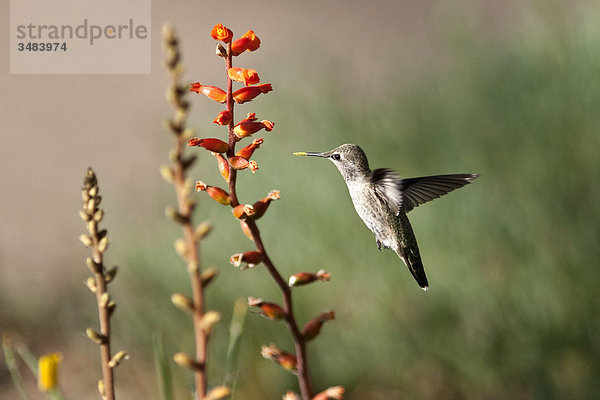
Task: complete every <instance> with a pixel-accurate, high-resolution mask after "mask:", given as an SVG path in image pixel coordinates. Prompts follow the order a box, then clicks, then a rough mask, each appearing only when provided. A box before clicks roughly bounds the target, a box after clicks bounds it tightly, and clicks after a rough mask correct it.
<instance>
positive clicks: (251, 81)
mask: <svg viewBox="0 0 600 400" xmlns="http://www.w3.org/2000/svg"><path fill="white" fill-rule="evenodd" d="M227 75H228V76H229V78H230V79H232V80H234V81H238V82H244V85H246V86H249V85H255V84H257V83H258V82H260V78H259V76H258V73H257V72H256V71H255V70H253V69H245V68H237V67H234V68H229V69H228V70H227Z"/></svg>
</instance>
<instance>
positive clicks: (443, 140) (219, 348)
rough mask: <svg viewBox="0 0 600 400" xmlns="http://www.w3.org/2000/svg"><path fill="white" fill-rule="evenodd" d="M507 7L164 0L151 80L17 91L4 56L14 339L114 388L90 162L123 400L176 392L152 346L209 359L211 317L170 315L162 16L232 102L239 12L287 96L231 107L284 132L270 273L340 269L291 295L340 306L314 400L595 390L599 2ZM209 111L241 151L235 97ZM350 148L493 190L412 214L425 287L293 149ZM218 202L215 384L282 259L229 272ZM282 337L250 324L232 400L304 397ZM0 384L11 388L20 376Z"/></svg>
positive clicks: (4, 229)
mask: <svg viewBox="0 0 600 400" xmlns="http://www.w3.org/2000/svg"><path fill="white" fill-rule="evenodd" d="M497 3H498V2H492V1H484V2H476V1H472V2H471V1H464V2H463V1H452V2H449V1H426V2H420V3H419V4H418V5H417V4H415V2H411V1H399V2H385V1H376V2H370V3H368V4H367V3H366V2H365V3H364V4H363V3H362V2H342V1H331V2H320V1H319V2H317V1H308V2H302V3H300V2H298V3H295V2H280V3H277V4H272V3H268V2H264V3H263V4H262V6H257V7H256V9H255V10H254V13H255V14H256V15H254V13H252V14H253V15H249V14H250V12H249V11H248V10H246V11H244V10H245V9H244V8H243V5H244V4H245V3H243V2H238V1H235V2H225V3H224V4H223V5H217V4H210V5H208V4H196V3H191V2H190V3H183V2H182V3H177V4H175V5H172V4H167V3H166V2H159V1H154V2H153V20H152V21H153V27H152V34H153V72H152V74H151V75H147V76H67V75H65V76H19V75H9V74H8V65H7V64H8V63H5V66H4V72H3V75H2V78H1V79H2V85H3V86H2V87H3V96H2V106H3V107H2V108H1V111H0V113H1V118H0V121H1V122H0V124H1V126H2V132H3V133H2V137H1V140H2V146H1V147H2V148H1V150H0V151H1V152H2V154H1V156H2V157H0V158H1V161H0V162H1V163H2V168H1V170H2V172H1V174H2V175H1V176H2V184H3V186H4V189H3V190H4V196H3V199H2V207H1V208H2V210H1V213H2V220H3V221H4V222H3V224H2V226H1V227H0V239H1V242H0V263H1V264H2V266H1V268H0V331H2V332H3V333H9V334H10V335H11V337H12V338H13V340H15V341H17V342H20V343H24V344H26V345H27V346H29V347H30V348H31V350H32V351H34V352H35V353H36V354H42V353H44V352H50V351H61V352H62V353H63V355H64V361H63V370H62V378H61V385H62V388H63V391H64V393H65V394H66V396H67V398H69V399H78V398H95V397H96V394H95V387H96V384H95V382H96V380H97V379H98V377H99V375H100V371H99V361H98V354H97V353H98V352H97V349H96V347H95V346H93V345H92V344H90V343H89V342H88V340H87V339H86V338H85V337H84V335H83V332H84V330H85V328H86V327H88V326H90V325H91V326H95V324H97V322H96V318H97V317H96V314H95V311H94V308H95V303H94V299H93V298H92V296H90V294H89V292H88V291H87V289H85V287H84V286H83V285H82V284H81V282H82V281H84V280H85V278H86V276H87V268H86V266H85V258H86V257H87V252H86V250H85V249H84V248H83V246H81V244H80V243H79V242H78V241H77V237H78V235H79V234H80V233H82V232H83V230H84V226H83V224H82V223H81V222H80V221H79V219H78V216H77V212H78V210H79V207H80V192H79V189H80V187H81V182H82V179H83V175H84V172H85V169H86V168H87V167H88V166H92V167H93V168H94V169H95V170H96V173H97V175H98V178H99V182H100V191H101V194H102V196H103V203H102V206H103V208H104V209H105V211H106V218H105V220H104V223H103V226H104V227H105V228H107V229H108V232H109V237H110V239H111V247H110V248H109V251H108V253H107V259H108V263H109V264H117V265H119V266H120V268H121V269H120V273H119V276H118V278H117V280H116V282H115V283H114V284H113V285H111V287H110V289H111V292H112V294H113V297H114V299H115V300H116V302H117V313H116V317H115V318H114V319H113V321H114V333H113V334H114V339H113V340H114V343H115V346H116V349H117V350H118V349H120V348H125V349H127V350H128V352H129V353H130V354H131V356H132V359H131V360H129V361H128V362H126V363H125V364H124V365H122V366H120V367H119V368H118V370H117V373H116V381H117V393H118V394H120V396H119V397H120V398H125V399H128V398H131V399H140V398H144V399H158V395H157V394H156V390H157V389H156V379H155V376H154V374H155V372H154V365H153V358H152V343H151V341H152V335H153V334H155V333H160V335H161V336H162V340H163V342H164V345H165V348H166V351H167V352H168V353H169V354H171V353H174V352H176V351H188V352H192V343H193V340H192V339H193V338H192V330H191V326H190V323H191V322H190V320H189V318H188V316H186V315H183V314H182V313H181V312H180V311H178V310H176V309H175V308H174V307H172V306H171V304H170V301H169V297H170V295H171V293H173V292H175V291H184V292H189V283H188V281H187V274H186V272H185V268H184V266H183V264H182V262H181V261H180V260H179V258H178V256H177V255H176V254H175V252H174V250H173V241H174V240H175V239H176V238H177V237H179V236H180V234H181V233H180V232H179V230H178V227H177V226H175V225H174V224H172V223H171V222H169V221H167V220H166V219H165V218H164V213H163V210H164V207H165V206H167V205H171V204H173V203H174V196H173V191H172V187H170V186H169V185H168V184H166V183H164V182H163V181H162V180H161V178H160V176H159V174H158V167H159V166H160V165H161V164H163V163H165V162H166V160H167V152H168V150H169V148H170V143H171V142H170V137H169V134H168V133H166V132H165V131H163V130H162V129H161V126H160V125H161V120H162V119H163V118H165V117H168V116H170V115H171V112H172V110H171V109H170V107H169V106H168V104H167V103H166V102H165V100H164V96H163V94H164V89H165V88H166V84H167V78H166V74H165V72H164V71H163V69H162V66H161V59H162V57H163V55H162V52H161V49H160V26H161V25H162V23H163V22H165V21H167V20H168V21H170V22H171V23H172V24H173V25H174V26H175V28H176V30H177V31H178V33H179V36H180V38H181V41H182V47H183V53H184V54H183V56H184V63H185V64H186V65H187V66H188V72H187V73H186V75H185V78H186V79H188V80H189V81H194V82H195V81H201V82H203V83H207V84H216V85H221V86H222V82H223V79H224V70H223V65H222V61H221V60H220V59H218V58H216V57H214V56H213V54H214V42H213V41H212V39H210V37H209V35H208V33H209V31H210V28H211V27H212V26H213V25H214V24H215V23H217V22H223V23H224V24H226V25H227V26H228V27H230V28H231V29H233V30H234V32H235V33H237V34H238V35H239V34H242V33H243V32H245V31H246V30H247V29H254V30H255V32H256V33H257V34H258V35H259V36H260V38H261V40H262V47H261V49H260V50H259V51H258V52H256V53H252V54H248V55H244V56H243V57H239V59H237V60H236V63H237V65H239V66H245V67H253V68H255V69H257V70H258V72H259V74H260V76H261V78H262V82H270V83H272V84H273V87H274V89H275V90H274V91H273V92H272V93H269V94H268V95H263V96H261V97H259V98H257V99H256V100H254V101H253V102H251V103H247V104H244V105H242V106H238V107H237V108H236V111H237V113H238V114H237V115H238V116H240V115H244V114H245V113H247V112H256V113H257V116H258V117H259V119H269V120H272V121H275V123H276V126H275V129H274V130H273V132H271V133H264V134H263V135H261V137H264V138H265V143H264V145H263V146H262V147H261V149H260V150H259V151H258V152H257V153H255V156H254V157H253V158H255V159H256V160H257V162H258V163H259V166H260V170H259V171H258V172H257V173H256V174H254V175H252V174H251V173H249V172H248V171H243V172H241V173H240V174H239V178H238V182H239V184H238V188H239V191H238V194H239V197H240V201H242V202H245V203H251V202H253V201H255V200H257V199H259V198H262V197H264V195H266V193H268V192H269V191H270V190H272V189H279V190H281V194H282V199H281V200H280V201H277V202H276V203H274V204H273V205H272V206H271V208H270V209H269V211H268V213H267V214H266V216H265V217H264V218H263V219H261V220H260V221H259V227H260V229H261V232H262V234H263V239H264V242H265V244H266V247H267V250H268V251H269V254H270V256H271V258H272V260H273V261H274V262H275V264H276V265H277V266H278V268H279V269H280V272H281V273H282V275H284V276H285V277H287V276H289V275H291V274H293V273H295V272H298V271H317V270H319V269H321V268H324V269H326V270H327V271H329V272H331V274H332V280H331V282H330V283H327V284H324V283H315V284H313V285H310V286H308V287H302V288H298V289H297V290H294V300H295V304H296V307H297V314H298V317H299V319H300V321H302V322H303V321H306V320H308V319H309V318H310V317H311V316H313V315H315V314H317V313H318V312H320V311H322V310H324V309H328V308H332V309H334V310H335V311H336V316H337V319H336V321H334V322H330V323H328V324H326V325H325V327H324V328H323V331H322V332H321V335H320V336H319V337H318V339H316V340H315V341H314V342H311V343H310V344H309V345H308V350H309V357H310V358H309V362H310V370H311V376H312V377H313V381H314V385H315V387H316V388H317V389H324V388H325V387H327V386H332V385H343V386H344V387H345V388H346V389H347V392H346V393H347V396H346V398H347V399H375V400H377V399H399V398H410V399H490V398H493V399H525V398H527V399H531V398H535V399H549V398H550V399H552V398H590V399H591V398H600V334H599V333H598V332H599V330H600V296H598V287H599V285H600V269H599V266H600V265H599V263H600V235H599V233H600V228H599V227H600V207H599V206H598V204H600V189H599V186H598V184H599V182H600V163H599V159H600V158H599V151H600V134H599V133H600V7H599V6H598V4H597V3H596V2H591V1H590V2H587V1H575V2H560V1H525V2H518V1H510V2H501V4H497ZM2 8H3V12H4V11H6V12H8V5H7V4H6V5H3V6H2ZM231 10H235V11H234V12H232V11H231ZM2 29H4V30H5V33H7V32H6V30H7V29H8V28H7V27H3V28H2ZM2 46H6V44H3V45H2ZM5 50H6V51H7V49H5ZM189 99H190V101H191V102H192V114H191V117H190V120H189V124H190V126H192V127H193V128H195V129H197V131H198V135H199V136H207V137H215V136H217V135H224V131H223V129H222V128H219V127H217V126H215V125H214V124H211V121H212V119H213V118H214V116H215V115H216V114H217V113H218V111H220V110H221V109H222V108H221V106H220V105H218V104H216V103H213V102H210V101H209V100H207V99H205V98H203V97H196V96H195V95H194V96H192V95H190V97H189ZM349 142H352V143H357V144H359V145H361V146H362V147H363V149H364V150H365V152H366V153H367V155H368V156H369V159H370V164H371V167H372V168H379V167H390V168H394V169H396V170H397V171H398V172H399V174H400V175H401V176H403V177H412V176H420V175H429V174H441V173H462V172H476V173H479V174H481V177H480V178H479V179H478V180H476V181H475V182H474V183H473V184H472V185H469V186H467V187H466V188H464V189H461V190H460V191H457V192H453V193H451V194H449V195H448V196H446V197H444V198H443V199H441V200H436V201H434V202H432V203H430V204H427V205H425V206H423V207H419V208H417V209H416V210H415V211H413V212H411V214H410V218H411V221H412V223H413V227H414V230H415V233H416V235H417V239H418V241H419V246H420V250H421V255H422V258H423V261H424V264H425V268H426V270H427V273H428V277H429V281H430V285H431V288H430V290H429V291H428V292H427V293H424V292H422V291H421V290H420V289H419V288H418V286H417V285H416V284H415V282H414V281H413V279H412V278H411V276H410V274H409V273H408V272H407V271H406V267H404V266H403V265H402V262H401V261H400V260H399V259H398V258H397V256H396V255H395V254H394V253H393V252H391V251H384V252H379V251H377V248H376V246H375V241H374V239H373V236H372V234H371V232H369V231H368V229H367V228H366V227H365V226H364V225H363V224H362V222H361V221H360V219H359V217H358V216H357V215H356V214H355V212H354V210H353V208H352V204H351V201H350V198H349V196H348V194H347V190H346V187H345V185H344V183H343V180H342V178H341V177H340V176H339V174H338V172H337V170H336V169H335V168H334V166H333V165H331V163H329V162H326V161H324V160H320V159H304V158H294V157H292V156H291V153H292V152H293V151H300V150H309V151H323V150H329V149H330V148H333V147H335V146H337V145H339V144H341V143H349ZM191 151H194V150H191ZM200 156H201V160H200V162H199V163H197V165H196V167H195V168H194V169H193V171H192V176H193V178H195V179H201V180H203V181H205V182H207V183H209V184H214V185H220V186H225V185H224V184H223V181H222V179H221V177H220V176H219V174H218V171H217V170H216V165H215V162H214V159H213V158H212V157H211V156H210V155H208V153H206V154H204V153H200ZM198 196H199V198H198V200H199V207H198V211H197V220H198V221H200V220H204V219H209V220H210V221H211V222H212V223H213V224H214V225H215V229H214V232H213V233H212V234H211V235H210V236H209V238H208V239H207V240H206V241H205V242H204V245H203V249H202V250H203V255H202V257H203V260H204V265H205V266H216V267H217V268H218V269H219V270H220V275H219V277H218V279H217V280H216V281H215V282H214V283H213V284H211V286H210V287H209V289H208V293H207V300H208V304H209V307H210V308H211V309H215V310H217V311H219V312H220V313H221V314H222V315H223V319H222V322H221V323H220V324H219V326H218V327H217V329H216V331H215V334H214V337H213V339H211V343H210V357H211V359H210V361H209V362H210V383H211V385H218V384H220V383H221V382H222V379H223V374H224V371H225V357H226V349H227V341H228V337H229V333H228V324H229V319H230V317H231V313H232V307H233V304H234V302H235V301H236V299H239V298H242V299H243V298H246V297H247V296H255V297H261V298H263V299H265V300H270V301H276V302H278V301H279V300H280V295H279V293H278V291H277V289H276V287H275V285H274V283H273V282H272V280H271V279H270V277H269V276H268V274H267V273H266V271H265V270H263V269H262V268H261V267H257V268H255V269H254V270H249V271H245V272H240V271H239V270H237V269H234V268H233V267H232V266H231V265H230V264H229V263H228V259H229V257H230V255H232V254H234V253H237V252H241V251H246V250H250V249H252V245H251V243H250V242H249V241H248V240H247V239H246V238H245V237H244V236H243V234H242V233H241V232H240V231H239V229H238V224H237V223H236V221H235V220H234V219H233V218H232V217H231V214H230V212H229V210H228V209H226V208H224V207H222V206H220V205H218V204H216V203H215V202H213V201H212V200H210V199H209V198H208V197H207V196H205V195H203V194H199V195H198ZM268 343H276V344H277V345H279V346H280V347H282V348H286V349H291V348H292V343H291V339H290V336H289V334H288V331H287V328H286V327H285V326H284V324H283V323H278V322H273V321H268V320H265V319H263V318H260V317H258V316H255V315H248V317H247V321H246V325H245V330H244V333H243V337H242V341H241V349H240V355H239V360H238V362H239V375H238V380H237V387H236V392H235V396H234V397H233V398H234V399H238V400H243V399H277V398H280V397H281V395H282V394H283V393H284V392H285V391H286V390H287V389H297V388H296V381H295V378H294V377H293V376H291V375H289V374H287V373H286V372H284V371H283V370H282V369H280V368H279V367H278V366H276V365H274V364H273V363H271V362H269V361H266V360H264V359H262V357H261V356H260V354H259V349H260V346H261V345H262V344H268ZM23 373H24V375H25V376H26V377H27V385H28V387H29V388H30V389H31V390H32V391H34V390H35V382H34V380H33V379H31V377H29V376H28V375H27V374H26V372H25V371H23ZM173 375H174V380H175V386H176V388H177V398H178V399H185V398H188V397H187V396H188V395H187V393H188V389H189V388H190V387H191V384H192V380H191V376H190V375H189V374H188V373H187V372H185V371H183V370H181V369H180V368H179V367H177V366H173ZM0 393H5V394H6V396H7V397H6V398H13V397H14V396H16V394H15V392H14V389H13V387H12V383H11V381H10V378H9V376H8V372H7V370H6V367H5V365H4V363H0ZM11 396H13V397H11ZM3 397H4V394H3ZM32 398H37V397H35V395H34V396H32ZM39 398H42V397H41V396H40V397H39Z"/></svg>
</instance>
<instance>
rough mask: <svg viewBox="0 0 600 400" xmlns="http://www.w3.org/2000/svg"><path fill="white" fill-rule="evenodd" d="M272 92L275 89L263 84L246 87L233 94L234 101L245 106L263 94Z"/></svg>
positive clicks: (268, 84)
mask: <svg viewBox="0 0 600 400" xmlns="http://www.w3.org/2000/svg"><path fill="white" fill-rule="evenodd" d="M219 90H220V89H219ZM272 90H273V87H272V86H271V84H270V83H263V84H261V85H256V86H246V87H243V88H241V89H238V90H236V91H235V92H233V99H234V100H235V101H236V103H239V104H243V103H245V102H247V101H250V100H252V99H254V98H255V97H256V96H258V95H259V94H261V93H269V92H270V91H272Z"/></svg>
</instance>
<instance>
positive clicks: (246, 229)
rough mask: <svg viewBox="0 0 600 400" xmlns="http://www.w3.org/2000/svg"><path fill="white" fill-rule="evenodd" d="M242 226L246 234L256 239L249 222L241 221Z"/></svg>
mask: <svg viewBox="0 0 600 400" xmlns="http://www.w3.org/2000/svg"><path fill="white" fill-rule="evenodd" d="M240 227H241V228H242V232H244V235H246V237H247V238H248V239H250V240H252V241H254V238H253V237H252V231H251V230H250V227H249V226H248V224H247V223H245V222H244V221H240Z"/></svg>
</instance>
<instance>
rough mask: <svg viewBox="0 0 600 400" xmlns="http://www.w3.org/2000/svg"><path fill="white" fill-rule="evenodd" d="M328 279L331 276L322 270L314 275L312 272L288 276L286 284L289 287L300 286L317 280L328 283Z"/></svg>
mask: <svg viewBox="0 0 600 400" xmlns="http://www.w3.org/2000/svg"><path fill="white" fill-rule="evenodd" d="M330 277H331V274H330V273H329V272H327V271H325V270H323V269H322V270H320V271H319V272H317V273H316V274H313V273H312V272H298V273H297V274H294V275H292V276H290V280H289V282H288V284H289V286H290V287H295V286H302V285H307V284H309V283H312V282H314V281H317V280H320V281H329V278H330Z"/></svg>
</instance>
